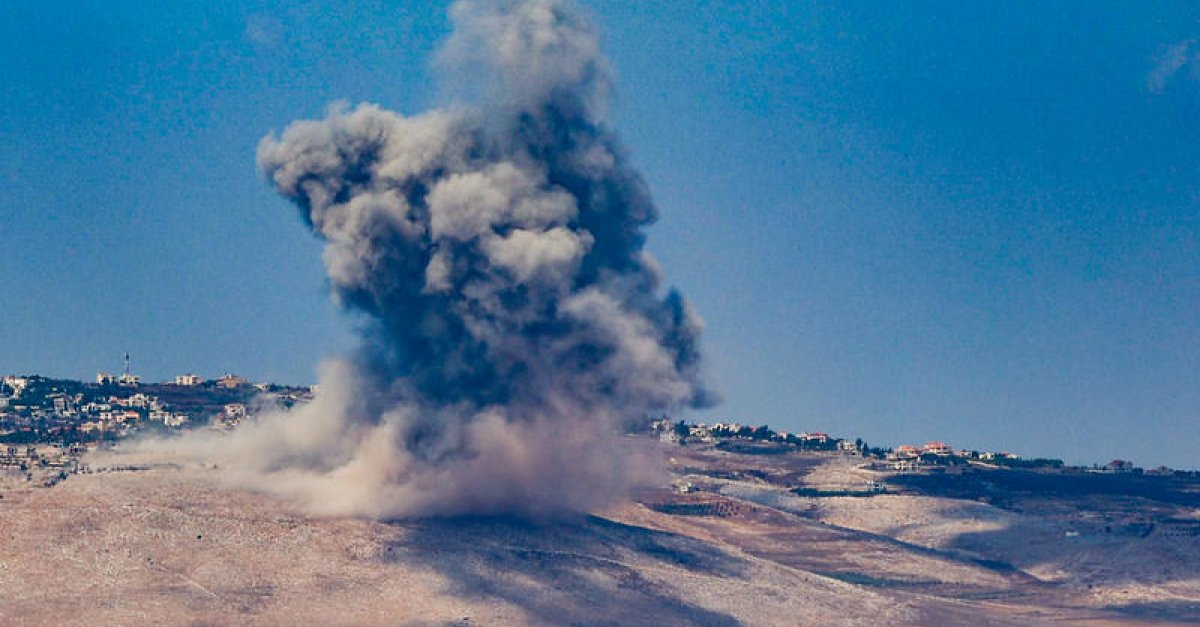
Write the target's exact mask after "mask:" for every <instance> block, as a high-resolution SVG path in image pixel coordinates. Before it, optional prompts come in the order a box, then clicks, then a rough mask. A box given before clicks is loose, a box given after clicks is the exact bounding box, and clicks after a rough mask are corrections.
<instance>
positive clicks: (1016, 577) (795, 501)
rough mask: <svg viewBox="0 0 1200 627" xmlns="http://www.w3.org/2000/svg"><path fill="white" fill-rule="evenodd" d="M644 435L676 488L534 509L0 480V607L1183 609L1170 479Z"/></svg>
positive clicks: (177, 614)
mask: <svg viewBox="0 0 1200 627" xmlns="http://www.w3.org/2000/svg"><path fill="white" fill-rule="evenodd" d="M661 451H662V455H663V457H664V461H665V463H667V465H668V467H669V468H670V469H671V471H672V476H671V480H672V481H673V482H674V484H675V486H674V487H668V486H663V487H662V488H659V489H655V490H649V491H646V492H643V493H641V494H639V495H638V497H637V499H636V500H635V501H633V502H629V503H626V504H624V505H621V506H618V507H614V508H611V509H609V510H607V511H603V512H597V513H596V514H594V515H592V516H588V517H580V518H578V519H574V520H565V521H555V522H544V523H530V522H525V521H518V520H507V519H494V518H492V519H469V518H465V519H454V520H429V521H415V522H414V521H403V522H375V521H366V520H355V519H330V518H325V519H320V518H309V517H305V516H301V515H298V514H296V513H295V512H294V511H293V510H292V509H290V508H289V507H288V506H287V504H286V503H281V502H277V501H273V500H271V499H268V498H266V497H263V496H261V495H257V494H252V493H247V492H238V491H232V490H228V489H225V488H221V487H219V485H218V483H217V482H215V481H213V479H214V478H215V477H216V476H217V473H219V470H215V469H211V468H209V469H202V468H184V467H180V466H172V465H161V466H155V467H146V468H138V467H135V468H130V467H127V466H121V465H119V464H110V465H109V466H105V464H104V463H103V460H99V461H100V463H96V461H93V463H92V469H93V472H92V473H90V474H80V475H73V476H71V477H69V478H68V479H67V480H65V481H62V482H59V483H57V484H55V485H53V486H52V487H41V486H38V485H37V484H36V483H34V482H30V481H26V480H24V479H23V478H18V477H15V476H14V477H9V478H7V479H4V480H2V481H0V496H2V497H3V498H0V538H3V540H4V543H3V547H4V548H3V551H0V622H2V623H4V624H23V625H24V624H33V625H38V624H41V625H57V624H123V625H137V624H173V625H187V624H194V625H200V624H205V625H208V624H261V625H268V624H389V625H395V624H400V625H472V624H478V625H513V624H556V625H667V624H670V625H686V624H695V625H736V624H746V625H798V624H799V625H804V624H814V625H815V624H820V625H828V624H844V625H937V624H945V625H961V624H972V625H1031V624H1032V625H1036V624H1079V625H1166V624H1195V623H1200V518H1198V517H1197V511H1198V508H1200V502H1198V499H1197V496H1198V495H1197V493H1196V492H1194V491H1192V487H1191V486H1188V485H1186V484H1183V483H1174V484H1170V483H1168V484H1163V485H1165V486H1166V488H1164V489H1162V490H1160V491H1158V492H1154V491H1150V492H1146V490H1140V491H1141V492H1144V493H1148V494H1150V495H1151V496H1150V497H1147V496H1138V495H1131V494H1120V493H1119V492H1120V490H1114V489H1109V488H1111V485H1109V484H1103V485H1104V486H1108V488H1105V489H1099V488H1096V489H1093V488H1094V487H1095V486H1093V487H1088V486H1090V485H1091V484H1090V483H1088V478H1086V477H1083V478H1081V479H1080V481H1083V482H1084V483H1082V484H1080V485H1082V486H1083V487H1082V488H1080V487H1078V486H1076V488H1074V489H1072V490H1064V489H1063V488H1062V486H1055V485H1053V484H1052V485H1051V487H1052V488H1054V489H1053V490H1040V489H1038V488H1037V486H1036V485H1035V486H1033V487H1032V488H1031V487H1030V486H1029V485H1027V484H1028V478H1026V479H1023V480H1022V481H1025V483H1019V484H1016V485H1015V487H1014V485H1013V484H1012V482H1011V481H1007V480H1006V479H1004V478H1003V477H1001V476H1000V475H994V474H993V475H989V474H987V471H977V472H973V473H967V474H963V475H953V476H952V475H946V476H933V475H920V476H914V475H894V474H892V473H889V472H882V471H875V470H871V469H870V468H869V467H868V465H867V464H866V463H865V462H864V461H863V460H861V458H858V457H855V456H849V455H839V454H836V453H798V452H789V453H783V454H770V455H764V454H754V453H753V452H741V453H731V452H728V451H721V450H718V449H716V448H714V447H712V446H711V445H701V446H696V445H689V446H686V447H684V446H677V445H667V444H663V445H662V447H661ZM995 472H1004V473H1011V472H1013V471H995ZM1101 479H1103V480H1107V479H1108V478H1101ZM972 481H974V482H976V484H977V485H974V487H972V484H971V483H970V482H972ZM1164 481H1166V479H1164ZM1096 485H1098V486H1099V485H1101V484H1096ZM963 486H966V488H969V489H961V490H960V488H963ZM980 486H982V487H980ZM1160 487H1161V486H1160ZM797 488H800V490H799V491H797ZM804 488H808V490H807V491H806V490H805V489H804ZM1168 488H1169V489H1168ZM816 492H820V493H821V494H820V495H817V496H812V494H814V493H816ZM959 492H962V493H961V494H960V493H959ZM839 493H841V494H853V495H839V496H829V495H826V494H839ZM969 494H975V496H973V497H971V498H966V497H967V495H969ZM1151 497H1153V498H1151Z"/></svg>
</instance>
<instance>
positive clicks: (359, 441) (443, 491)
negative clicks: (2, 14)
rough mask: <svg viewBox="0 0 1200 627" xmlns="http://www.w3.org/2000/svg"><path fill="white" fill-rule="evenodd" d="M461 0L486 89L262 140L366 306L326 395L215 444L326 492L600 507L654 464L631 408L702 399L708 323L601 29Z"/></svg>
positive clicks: (330, 366)
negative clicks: (465, 101) (633, 143)
mask: <svg viewBox="0 0 1200 627" xmlns="http://www.w3.org/2000/svg"><path fill="white" fill-rule="evenodd" d="M451 16H452V19H453V23H454V27H455V32H454V34H453V35H452V36H451V38H450V40H449V41H448V43H447V44H446V47H445V48H444V50H443V53H442V55H441V61H442V63H441V64H440V67H448V68H452V69H453V68H459V70H460V71H461V72H462V73H463V74H465V75H466V76H469V77H471V78H475V79H479V78H481V77H480V70H481V68H482V70H483V77H482V78H483V81H484V83H483V87H482V89H481V92H482V93H483V103H484V104H482V105H475V106H468V105H457V106H454V107H450V108H447V109H440V110H434V111H429V112H426V113H422V114H420V115H416V116H413V117H405V116H403V115H400V114H397V113H393V112H391V111H388V110H386V109H383V108H381V107H378V106H375V105H371V104H362V105H359V106H357V107H354V108H347V107H344V106H335V107H333V108H332V109H331V110H330V111H329V112H328V115H327V117H326V118H325V119H323V120H315V121H299V122H295V123H293V124H292V125H291V126H289V127H288V128H287V129H286V130H285V131H284V132H283V133H282V135H279V136H275V135H272V136H270V137H267V138H265V139H263V140H262V142H261V144H260V145H259V149H258V164H259V167H260V168H261V170H262V172H263V174H264V175H265V176H266V178H267V179H268V180H269V181H270V183H271V184H272V185H273V186H274V187H275V189H276V190H277V191H278V192H279V193H280V194H282V195H283V196H284V197H286V198H287V199H289V200H290V201H292V202H293V203H294V204H295V205H296V206H297V207H299V210H300V215H301V217H302V218H303V220H304V222H305V224H307V225H308V227H309V228H311V230H312V232H313V233H314V234H315V235H317V236H318V237H320V238H321V239H322V240H323V241H324V242H325V252H324V260H325V265H326V267H327V269H328V274H329V282H330V285H331V286H332V290H333V294H334V297H335V299H336V301H337V302H338V303H340V304H341V305H342V306H343V307H345V308H347V309H350V310H353V311H358V312H361V313H363V314H366V315H365V316H364V318H365V319H366V320H367V325H366V331H365V332H364V338H363V342H362V346H361V349H360V350H359V351H358V352H357V353H355V354H354V355H353V356H352V357H350V358H347V359H342V360H335V361H332V362H330V363H327V364H326V365H325V367H324V371H323V373H322V378H321V386H322V391H321V394H320V395H319V397H318V399H317V400H316V401H315V402H314V403H312V404H310V405H308V406H305V407H302V408H299V409H297V410H294V411H291V412H286V413H279V414H276V415H268V416H264V417H262V418H260V419H259V420H258V421H257V422H255V423H251V424H247V425H243V426H242V427H240V428H239V429H238V430H237V431H236V432H235V433H234V434H232V435H231V436H230V437H229V438H227V439H226V440H225V441H223V442H222V443H221V444H220V445H219V447H217V448H219V450H220V451H221V454H222V455H223V457H224V458H226V460H225V463H226V464H228V465H230V466H232V471H233V472H234V473H240V476H241V477H243V478H244V479H245V480H246V481H247V482H249V483H251V484H252V485H254V486H256V487H259V488H261V489H268V490H272V491H275V492H277V493H279V494H282V495H284V496H286V497H289V498H292V499H296V500H298V501H300V502H301V503H302V504H303V505H304V506H305V507H307V508H308V509H309V510H310V511H315V512H319V513H330V514H358V515H368V516H375V517H408V516H426V515H453V514H460V513H514V514H518V515H534V516H539V515H547V514H551V515H552V514H554V513H556V512H562V511H578V510H584V509H587V508H589V507H593V506H596V505H597V504H599V503H602V502H604V501H606V500H608V499H611V498H613V497H616V496H619V495H621V494H622V493H623V492H624V491H625V490H626V489H627V488H628V486H629V485H630V484H631V482H635V481H637V480H638V479H639V478H640V477H639V473H640V470H639V468H640V467H641V464H639V462H638V459H637V457H636V455H634V454H633V453H631V449H630V447H629V446H628V445H627V444H625V443H624V438H622V437H621V436H620V435H619V434H620V433H621V432H622V431H623V430H624V429H625V428H626V427H628V426H629V425H630V424H631V421H635V420H639V419H644V417H645V416H647V415H648V414H649V413H651V412H656V411H661V410H669V409H671V408H677V407H680V406H685V405H701V404H704V403H706V402H708V400H709V398H708V397H709V394H708V392H707V391H706V390H705V387H704V385H703V384H702V383H701V378H700V376H699V372H698V368H699V355H698V351H697V337H698V332H699V328H700V323H699V320H698V319H697V317H696V315H695V314H694V313H693V312H692V311H691V309H690V308H689V306H688V305H687V303H686V302H685V301H684V300H683V299H682V298H681V297H680V295H679V294H678V293H675V292H670V293H668V294H666V295H665V297H662V296H661V295H660V293H659V291H660V289H659V284H660V274H659V272H658V270H657V267H656V264H655V262H654V260H653V259H652V258H651V257H650V256H649V255H648V254H647V253H646V251H645V250H644V249H643V244H644V240H645V236H644V234H643V228H644V227H645V226H646V225H648V224H650V223H651V222H653V221H654V220H655V207H654V205H653V203H652V202H651V199H650V196H649V194H648V193H647V188H646V185H645V183H644V182H643V181H642V179H641V178H640V177H639V176H638V174H637V173H636V172H634V171H633V170H632V169H631V167H630V166H629V164H628V162H627V160H626V158H625V156H624V154H623V152H622V149H621V147H620V145H619V144H618V142H617V140H616V138H615V137H614V135H613V134H612V131H611V130H610V128H609V127H608V125H607V122H606V110H605V109H606V105H607V99H608V95H609V92H610V86H611V82H612V74H611V72H610V69H609V67H608V64H607V62H606V60H605V59H604V57H603V56H601V55H600V53H599V48H598V38H597V35H596V33H595V31H594V30H593V29H592V28H591V27H590V25H589V24H588V23H587V22H586V21H585V20H584V19H582V18H581V16H580V14H579V13H578V12H577V11H576V10H574V9H573V8H572V7H571V6H569V4H568V3H567V2H566V1H565V0H460V1H458V2H456V3H455V4H454V5H453V7H452V8H451ZM464 68H465V69H464ZM463 74H460V75H463Z"/></svg>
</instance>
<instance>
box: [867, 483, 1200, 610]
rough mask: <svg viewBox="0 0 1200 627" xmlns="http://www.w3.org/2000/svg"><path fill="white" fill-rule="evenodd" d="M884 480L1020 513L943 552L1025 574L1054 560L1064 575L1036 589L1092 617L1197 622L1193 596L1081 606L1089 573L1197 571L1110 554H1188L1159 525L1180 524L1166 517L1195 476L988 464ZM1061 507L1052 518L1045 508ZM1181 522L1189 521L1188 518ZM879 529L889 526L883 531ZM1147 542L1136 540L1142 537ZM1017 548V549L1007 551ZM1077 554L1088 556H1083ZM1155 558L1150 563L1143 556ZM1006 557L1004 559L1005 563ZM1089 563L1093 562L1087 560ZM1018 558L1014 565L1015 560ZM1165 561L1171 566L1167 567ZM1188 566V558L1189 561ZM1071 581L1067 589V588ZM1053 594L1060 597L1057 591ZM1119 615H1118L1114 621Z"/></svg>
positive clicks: (1150, 578)
mask: <svg viewBox="0 0 1200 627" xmlns="http://www.w3.org/2000/svg"><path fill="white" fill-rule="evenodd" d="M889 483H893V484H899V485H903V486H904V487H905V488H907V489H909V490H911V491H913V492H915V493H918V494H923V495H927V496H935V497H941V498H949V499H955V500H962V501H968V502H975V501H977V500H985V501H987V502H988V503H990V504H991V505H992V506H994V507H997V508H999V509H1002V510H1007V511H1009V512H1012V513H1015V514H1018V517H1015V518H1013V519H1010V520H1009V521H1007V522H1006V523H1005V524H1004V525H1002V526H1001V527H999V528H994V529H988V530H974V531H963V532H960V533H958V534H955V535H954V537H952V538H949V539H948V542H947V543H946V545H945V546H944V547H943V550H947V551H961V552H963V553H964V554H967V555H972V556H978V561H981V562H993V563H996V564H999V565H1003V566H1005V567H1014V568H1016V569H1017V570H1018V571H1019V572H1021V573H1026V571H1025V570H1024V568H1028V567H1029V566H1030V565H1032V564H1033V563H1037V562H1047V561H1048V562H1049V563H1052V564H1058V566H1059V568H1061V569H1062V570H1063V571H1065V572H1066V573H1068V576H1069V578H1070V579H1071V580H1072V581H1066V582H1055V583H1050V582H1047V583H1043V584H1042V585H1040V586H1038V588H1040V589H1041V591H1042V592H1043V593H1048V594H1051V595H1054V596H1055V597H1056V598H1057V600H1058V602H1061V603H1064V604H1066V605H1068V606H1072V607H1076V608H1077V609H1080V610H1091V611H1094V612H1096V614H1095V615H1096V616H1101V615H1105V614H1107V615H1108V616H1113V617H1115V618H1114V620H1117V621H1123V620H1130V621H1132V620H1136V621H1138V623H1139V624H1144V623H1143V621H1148V622H1151V623H1161V624H1179V623H1184V624H1200V603H1197V602H1192V601H1186V600H1178V601H1143V602H1138V601H1132V602H1129V603H1125V604H1109V605H1105V606H1094V605H1092V604H1090V603H1080V601H1081V600H1082V599H1083V598H1085V596H1084V595H1086V594H1087V593H1086V592H1084V591H1082V590H1080V589H1079V588H1080V587H1082V586H1084V584H1087V585H1086V588H1087V589H1088V590H1090V589H1091V588H1092V582H1091V581H1090V578H1091V577H1093V576H1095V577H1099V580H1098V581H1099V582H1101V583H1102V582H1103V581H1104V578H1106V577H1110V576H1116V575H1119V576H1120V577H1121V578H1133V580H1134V581H1138V582H1140V583H1143V584H1158V583H1164V582H1166V581H1186V580H1192V579H1194V578H1195V577H1196V575H1197V573H1200V570H1198V569H1196V568H1192V569H1190V570H1189V569H1184V570H1179V571H1178V572H1171V571H1170V570H1167V569H1165V568H1164V569H1162V570H1159V571H1158V573H1157V576H1158V577H1161V578H1162V579H1155V578H1154V577H1155V575H1153V574H1151V573H1150V572H1149V571H1145V572H1139V573H1133V572H1129V571H1127V570H1125V569H1124V567H1123V564H1125V562H1121V561H1111V562H1110V561H1106V560H1108V559H1109V557H1108V556H1112V557H1111V559H1113V560H1116V559H1118V557H1117V556H1119V555H1122V554H1126V555H1128V554H1134V555H1136V556H1137V559H1140V560H1141V563H1142V565H1149V564H1162V565H1163V566H1164V567H1165V566H1167V565H1179V564H1186V563H1188V562H1189V561H1190V559H1191V557H1192V556H1194V555H1196V554H1197V553H1196V547H1195V546H1194V545H1193V544H1192V540H1191V537H1192V536H1189V537H1179V538H1169V537H1164V536H1163V535H1162V533H1161V532H1157V530H1158V527H1159V526H1160V525H1161V524H1163V523H1170V522H1176V523H1178V522H1179V521H1184V519H1179V518H1172V517H1171V514H1173V513H1177V512H1178V511H1179V508H1181V507H1183V508H1187V507H1194V506H1196V505H1197V504H1200V501H1198V500H1197V494H1198V493H1200V490H1198V486H1197V483H1196V481H1195V480H1194V479H1189V478H1161V477H1150V476H1147V477H1141V476H1136V475H1130V476H1121V475H1116V476H1114V475H1094V474H1084V473H1061V474H1060V473H1036V472H1031V471H990V472H982V473H973V474H964V475H958V476H955V475H942V476H939V475H902V476H898V477H894V478H892V479H891V480H889ZM1051 509H1052V510H1054V511H1058V512H1063V513H1062V514H1060V515H1059V516H1058V517H1053V516H1050V515H1048V514H1047V511H1049V510H1051ZM947 518H948V519H950V520H954V519H962V520H967V519H972V518H973V517H972V516H971V515H970V514H969V511H968V510H965V509H964V510H951V511H950V512H947ZM1184 522H1187V523H1191V524H1195V523H1194V522H1193V521H1191V520H1186V521H1184ZM885 533H889V534H893V535H895V533H897V531H896V530H890V531H887V532H885ZM1144 542H1145V543H1148V544H1142V543H1144ZM1014 551H1020V552H1021V553H1020V554H1017V553H1012V552H1014ZM1082 557H1086V558H1088V561H1081V558H1082ZM1155 559H1157V560H1160V561H1158V562H1155V561H1150V560H1155ZM1007 560H1011V562H1012V563H1010V562H1009V561H1007ZM1092 560H1095V561H1092ZM1021 562H1025V566H1024V567H1022V566H1020V565H1019V564H1020V563H1021ZM1166 562H1171V563H1172V564H1167V563H1166ZM1193 563H1194V562H1193ZM1072 588H1074V590H1072ZM1055 592H1057V593H1058V594H1057V595H1055ZM1121 617H1125V618H1124V619H1122V618H1121Z"/></svg>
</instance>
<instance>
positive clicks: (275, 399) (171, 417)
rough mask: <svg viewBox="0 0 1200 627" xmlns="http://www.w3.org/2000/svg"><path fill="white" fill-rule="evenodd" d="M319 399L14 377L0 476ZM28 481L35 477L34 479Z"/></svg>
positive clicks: (760, 429) (305, 393)
mask: <svg viewBox="0 0 1200 627" xmlns="http://www.w3.org/2000/svg"><path fill="white" fill-rule="evenodd" d="M316 392H317V386H286V385H277V384H273V383H261V382H259V383H255V382H251V381H249V380H247V379H245V378H243V377H240V376H237V375H234V374H228V373H226V374H223V375H221V376H219V377H216V378H213V379H207V378H204V377H201V376H199V375H196V374H193V373H186V374H180V375H178V376H176V377H174V378H173V379H171V380H169V381H165V382H161V383H145V382H143V381H142V379H141V377H139V376H137V375H135V374H132V373H131V372H130V370H129V367H128V356H127V357H126V366H125V369H124V371H123V372H122V373H121V374H118V375H114V374H110V373H107V372H100V373H98V374H97V375H96V378H95V380H94V381H93V382H82V381H74V380H68V379H54V378H49V377H43V376H38V375H28V376H15V375H9V376H5V377H3V379H0V469H4V468H7V469H9V470H14V469H15V470H19V471H22V472H27V471H29V470H30V469H31V468H40V469H42V470H45V471H48V472H49V471H53V472H51V473H50V474H48V475H47V478H46V481H48V482H53V481H57V480H60V479H61V477H59V476H58V475H59V474H62V473H69V472H74V471H77V470H78V469H79V465H78V459H79V456H80V455H82V454H83V453H84V452H86V451H88V450H91V449H95V448H97V447H99V446H101V445H102V444H103V443H106V442H113V441H116V440H119V439H122V438H126V437H129V436H132V435H134V434H137V433H142V432H150V433H153V432H170V431H172V430H180V429H195V428H206V429H218V430H227V429H233V428H235V427H236V426H237V425H238V424H240V423H241V422H242V421H244V420H245V419H246V418H247V417H249V416H252V415H253V414H255V413H257V412H260V411H263V410H266V409H274V408H289V407H292V406H294V405H296V404H298V403H306V402H309V401H311V400H312V398H313V396H314V394H315V393H316ZM648 424H649V430H650V432H651V433H652V434H655V435H656V436H657V437H658V438H659V439H660V440H662V441H664V442H669V443H676V444H679V445H688V444H689V443H706V444H712V445H716V446H717V447H718V448H720V449H725V450H729V451H732V452H740V453H753V454H771V453H779V452H787V451H799V452H813V453H827V454H840V455H849V456H858V457H861V458H862V459H863V460H864V461H869V462H870V463H871V465H872V467H874V468H876V469H878V470H886V471H889V472H896V473H947V474H954V473H959V472H962V471H963V470H965V469H969V468H971V467H980V468H1020V469H1032V470H1041V471H1055V470H1085V471H1088V472H1105V473H1137V474H1147V475H1154V474H1164V475H1165V474H1173V473H1176V472H1177V471H1173V470H1171V469H1169V468H1165V467H1160V468H1156V469H1150V470H1143V469H1141V468H1138V467H1136V466H1134V465H1133V464H1132V463H1131V462H1129V461H1125V460H1113V461H1111V462H1109V463H1108V464H1105V465H1096V466H1091V467H1086V468H1074V469H1071V468H1066V467H1064V464H1063V462H1062V461H1061V460H1058V459H1041V458H1036V459H1027V458H1024V457H1021V456H1019V455H1016V454H1013V453H1008V452H993V451H975V450H958V449H955V448H953V447H951V446H949V445H947V444H945V443H943V442H927V443H925V444H924V445H921V446H914V445H909V444H904V445H900V446H895V447H890V448H879V447H871V446H869V445H868V444H867V443H866V442H864V441H863V440H862V439H860V438H858V439H853V440H851V439H844V438H836V437H832V436H830V435H828V434H826V433H822V432H800V433H789V432H785V431H774V430H772V429H770V428H769V427H767V426H765V425H761V426H748V425H743V424H740V423H736V422H731V423H724V422H718V423H715V424H713V425H711V426H710V425H706V424H703V423H700V424H688V423H687V422H684V421H672V420H670V419H667V418H662V419H657V420H650V421H649V423H648ZM56 473H57V474H56ZM27 478H28V479H30V480H32V478H33V477H32V473H30V474H29V475H28V477H27Z"/></svg>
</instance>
